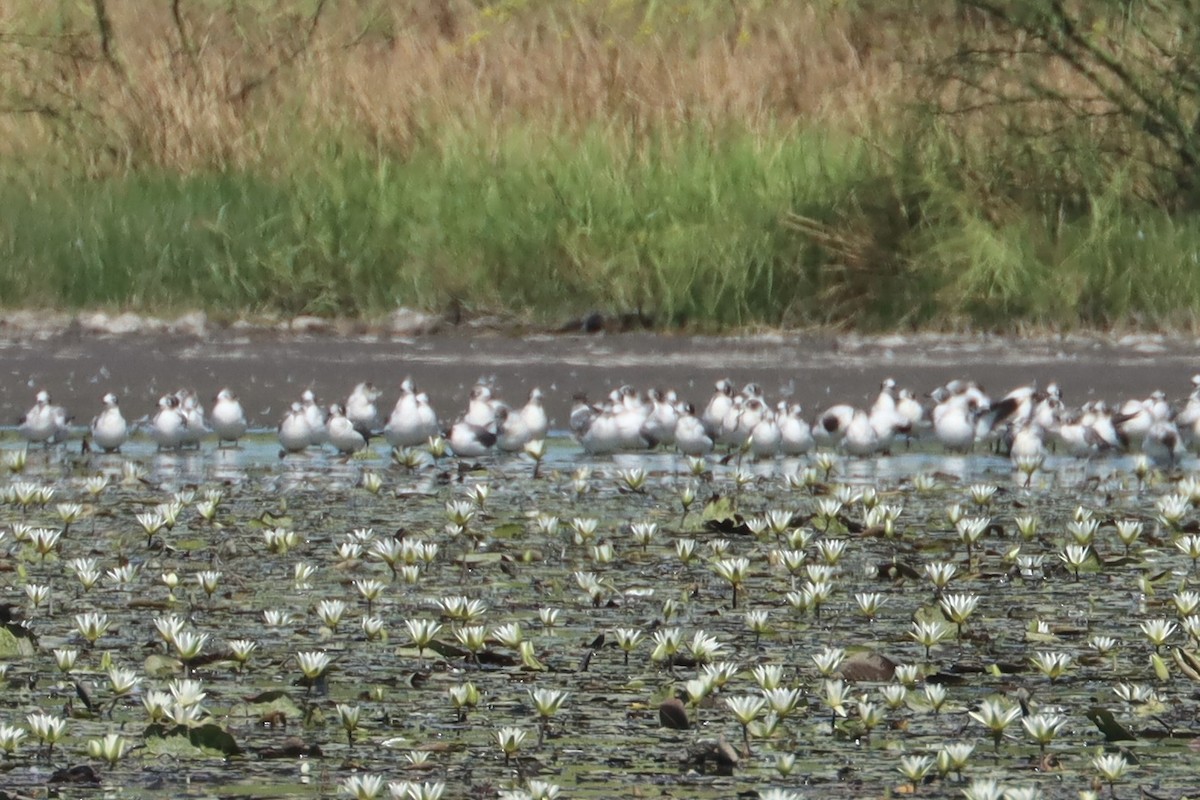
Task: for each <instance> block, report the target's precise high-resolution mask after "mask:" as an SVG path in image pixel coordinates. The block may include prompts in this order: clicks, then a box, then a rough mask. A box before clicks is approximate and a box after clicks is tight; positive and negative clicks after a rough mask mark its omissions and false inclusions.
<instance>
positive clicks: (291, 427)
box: [279, 403, 324, 458]
mask: <svg viewBox="0 0 1200 800" xmlns="http://www.w3.org/2000/svg"><path fill="white" fill-rule="evenodd" d="M322 425H324V422H322ZM312 433H313V430H312V425H311V424H310V423H309V421H308V414H306V413H305V410H304V405H303V404H302V403H292V407H291V408H290V409H289V410H288V412H287V414H285V415H284V417H283V420H282V421H281V422H280V423H279V446H280V447H282V448H283V449H282V450H280V451H279V457H280V458H282V457H283V456H285V455H287V454H288V453H299V452H300V451H301V450H304V449H305V448H307V447H308V446H309V445H310V444H312Z"/></svg>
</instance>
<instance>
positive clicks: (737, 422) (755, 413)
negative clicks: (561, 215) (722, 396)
mask: <svg viewBox="0 0 1200 800" xmlns="http://www.w3.org/2000/svg"><path fill="white" fill-rule="evenodd" d="M734 409H736V411H737V413H736V414H734V413H733V411H731V412H730V414H727V415H726V416H725V426H724V431H723V435H722V436H721V441H723V442H725V443H727V444H730V445H732V446H734V447H742V446H743V445H745V444H747V443H748V442H749V441H750V437H751V436H752V435H753V433H754V431H755V429H756V428H757V427H758V424H759V423H760V422H762V421H763V420H764V419H766V418H767V417H768V416H769V415H770V413H771V409H769V408H768V407H767V404H766V403H764V402H763V401H762V398H761V397H759V396H757V395H754V394H750V395H741V396H739V397H738V399H737V400H735V401H734Z"/></svg>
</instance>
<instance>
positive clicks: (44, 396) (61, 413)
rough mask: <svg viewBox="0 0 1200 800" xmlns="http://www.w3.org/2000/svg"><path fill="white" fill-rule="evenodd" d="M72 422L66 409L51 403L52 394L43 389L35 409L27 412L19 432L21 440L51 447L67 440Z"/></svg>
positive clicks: (34, 406) (36, 401) (39, 393)
mask: <svg viewBox="0 0 1200 800" xmlns="http://www.w3.org/2000/svg"><path fill="white" fill-rule="evenodd" d="M70 422H71V418H70V417H69V416H68V415H67V411H66V409H65V408H63V407H62V406H56V405H54V404H53V403H52V402H51V401H50V393H49V392H47V391H46V390H45V389H42V390H40V391H39V392H38V393H37V398H36V399H35V400H34V404H33V407H32V408H30V409H29V410H28V411H27V412H25V416H24V418H22V420H21V423H20V425H19V426H18V428H17V430H18V432H19V433H20V434H21V438H22V439H24V440H25V441H27V442H29V443H30V444H39V443H40V444H42V445H45V446H46V447H49V446H50V445H52V444H58V443H59V442H62V441H64V440H65V439H66V438H67V434H68V433H69V432H70Z"/></svg>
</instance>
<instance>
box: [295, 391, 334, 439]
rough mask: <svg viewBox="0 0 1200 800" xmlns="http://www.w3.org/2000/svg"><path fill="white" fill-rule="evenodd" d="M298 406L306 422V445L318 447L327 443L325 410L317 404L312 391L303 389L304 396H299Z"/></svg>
mask: <svg viewBox="0 0 1200 800" xmlns="http://www.w3.org/2000/svg"><path fill="white" fill-rule="evenodd" d="M300 405H301V406H302V407H303V410H304V418H305V419H306V420H308V428H309V435H308V443H309V444H310V445H313V444H316V445H320V444H324V443H325V442H327V441H328V440H329V437H328V435H327V432H326V429H325V421H326V415H325V409H323V408H321V404H320V403H318V402H317V396H316V395H315V394H313V390H312V389H305V390H304V394H302V395H300Z"/></svg>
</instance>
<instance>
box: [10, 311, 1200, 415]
mask: <svg viewBox="0 0 1200 800" xmlns="http://www.w3.org/2000/svg"><path fill="white" fill-rule="evenodd" d="M0 363H3V369H4V375H5V379H4V380H3V381H0V419H2V420H3V422H4V423H5V424H13V423H14V422H15V421H16V420H17V419H18V418H19V417H20V415H21V414H23V413H24V410H25V409H26V408H27V407H28V406H29V404H30V402H31V401H32V398H33V395H34V393H35V391H36V390H37V389H38V388H41V387H45V388H47V389H49V390H50V391H51V392H52V394H53V396H54V399H55V401H56V402H59V403H62V404H64V405H66V406H67V407H68V408H69V409H70V410H71V411H72V413H73V414H74V415H75V417H76V422H77V423H83V422H86V421H87V420H88V419H90V418H91V415H92V414H93V413H94V411H95V410H96V409H98V408H99V406H100V397H101V396H102V395H103V394H104V393H105V392H107V391H116V392H118V393H119V394H120V395H121V397H122V398H123V399H122V405H123V406H124V408H125V409H126V415H127V416H131V417H137V416H140V415H142V414H145V413H148V412H149V411H150V410H151V409H152V408H153V406H154V403H155V400H156V398H157V396H158V395H159V394H161V393H162V392H164V391H168V390H174V389H176V388H179V387H190V388H193V389H195V390H197V391H198V392H200V393H201V394H202V396H204V397H206V398H210V397H211V396H212V395H213V394H215V393H216V391H217V390H218V389H220V388H221V387H222V386H230V387H233V388H234V389H235V390H236V391H237V392H238V393H239V394H240V395H241V397H242V399H243V403H244V405H245V407H246V409H247V413H248V414H249V415H250V416H251V418H252V423H253V424H254V425H256V426H261V427H270V426H273V425H274V424H275V423H276V422H277V421H278V419H279V417H280V416H281V415H282V413H283V410H284V409H285V407H286V405H287V403H289V402H290V401H291V400H292V399H293V398H296V397H298V396H299V394H300V392H301V391H302V390H303V389H305V388H308V387H311V388H313V389H314V390H315V391H316V392H317V394H318V396H320V397H321V398H323V399H325V400H326V401H331V400H333V399H337V398H341V397H344V396H345V395H346V394H347V392H348V391H349V390H350V388H351V387H352V386H353V385H354V384H355V383H357V382H359V381H363V380H371V381H374V382H375V383H376V385H378V386H380V387H381V388H383V390H384V401H383V402H384V405H385V406H388V407H390V404H391V402H392V400H393V399H394V397H395V394H396V392H397V387H398V384H399V382H400V381H401V380H402V379H403V378H404V377H405V376H408V375H411V376H412V377H413V378H414V379H415V380H416V381H417V382H418V384H419V385H420V386H421V387H422V388H423V389H425V390H426V391H427V392H428V393H429V395H430V397H431V398H432V399H433V401H434V404H435V407H436V408H437V409H438V411H439V413H440V414H441V415H442V416H443V417H444V418H450V417H452V416H454V415H455V414H457V413H458V411H459V410H460V409H461V408H462V407H463V406H464V405H465V398H466V394H467V391H468V390H469V388H470V386H471V385H472V384H473V383H474V382H475V381H477V380H480V379H488V380H491V381H493V382H494V384H495V386H496V387H497V388H498V390H499V393H500V395H501V396H502V397H504V398H506V399H508V400H510V401H512V402H519V401H521V400H522V399H523V398H524V395H525V394H526V393H527V392H528V390H529V389H530V388H531V387H533V386H540V387H542V388H543V390H545V391H546V392H547V395H548V406H549V410H550V414H551V417H552V418H553V419H555V420H557V422H558V424H559V425H561V424H562V423H563V422H564V421H565V419H566V415H567V412H568V408H569V405H570V401H571V397H572V395H573V394H574V393H576V392H585V393H587V394H588V395H589V396H590V397H599V396H602V395H603V394H604V393H605V392H607V391H608V390H609V389H611V388H612V387H615V386H617V385H620V384H623V383H629V384H632V385H634V386H637V387H643V388H644V387H650V386H662V387H672V388H675V389H677V390H678V391H679V392H680V394H681V395H682V396H683V397H685V398H687V399H691V400H693V401H694V402H697V403H703V402H705V401H706V400H707V398H708V396H709V394H710V393H711V387H712V384H713V382H714V381H716V380H717V379H719V378H722V377H730V378H732V379H733V380H734V381H737V382H739V383H741V382H746V381H757V382H758V383H760V384H761V385H762V386H763V387H764V388H765V390H766V392H767V393H768V395H769V396H770V397H771V398H777V397H787V398H789V399H792V400H796V401H799V402H801V403H803V404H804V406H805V409H806V410H807V411H809V412H810V413H816V412H817V411H819V410H820V409H822V408H824V407H826V406H828V405H830V404H832V403H834V402H842V401H848V402H860V401H863V400H865V399H866V398H868V397H869V396H870V395H871V394H872V393H873V392H874V390H875V388H876V387H877V386H878V384H879V381H880V380H882V379H883V378H885V377H888V376H892V377H895V378H896V380H897V381H898V382H899V383H900V384H901V385H902V386H909V387H912V388H913V389H915V390H919V391H922V392H924V391H928V390H929V389H931V388H932V387H934V386H936V385H938V384H940V383H942V382H945V381H946V380H948V379H950V378H955V377H963V376H967V377H971V378H974V379H976V380H978V381H980V382H981V383H983V384H984V385H985V386H986V387H987V388H988V389H989V390H990V391H991V392H992V393H993V394H1003V393H1004V392H1005V391H1007V389H1008V388H1009V387H1011V386H1016V385H1020V384H1023V383H1026V382H1028V381H1030V380H1037V381H1040V382H1041V383H1043V384H1044V383H1046V382H1049V381H1058V382H1059V383H1060V385H1061V386H1062V387H1063V390H1064V392H1065V394H1066V399H1067V401H1068V403H1069V404H1078V403H1080V402H1082V401H1084V400H1086V399H1088V398H1091V397H1105V398H1109V399H1114V400H1115V399H1119V398H1125V397H1131V396H1142V395H1145V394H1147V393H1148V392H1150V391H1152V390H1153V389H1156V388H1161V389H1163V390H1164V391H1166V392H1167V394H1168V396H1170V397H1173V398H1175V397H1181V396H1183V395H1186V393H1187V392H1188V391H1189V389H1190V385H1189V378H1190V376H1191V375H1192V374H1194V373H1196V372H1200V341H1198V340H1197V339H1195V338H1194V337H1185V336H1174V337H1172V336H1163V335H1149V334H1147V335H1137V336H1124V337H1116V336H1102V335H1095V336H1086V335H1080V336H1062V337H1043V338H1035V339H1020V338H1013V337H999V336H970V335H935V334H915V335H893V336H878V337H867V336H858V335H840V334H832V333H829V334H819V333H818V334H813V333H803V334H790V333H787V334H765V335H745V336H698V335H682V334H681V335H671V334H662V333H644V332H638V333H620V334H611V333H599V334H540V333H539V334H524V335H518V334H510V333H497V332H490V331H485V332H479V331H473V332H461V331H459V330H451V331H443V332H440V333H434V334H428V335H420V336H400V335H395V334H389V333H381V332H370V333H351V334H344V333H338V332H335V331H330V330H322V331H318V332H295V331H294V330H288V331H278V330H261V329H260V330H236V329H232V328H230V329H221V330H214V329H211V327H210V326H201V327H200V329H199V330H191V331H187V332H181V331H180V330H172V329H165V328H164V329H162V330H156V331H149V332H148V331H145V330H142V331H138V332H135V333H127V334H106V333H97V332H95V331H92V330H87V329H85V328H83V327H81V326H79V325H67V326H65V327H60V328H58V329H41V330H33V331H31V330H23V329H13V328H12V327H0Z"/></svg>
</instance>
